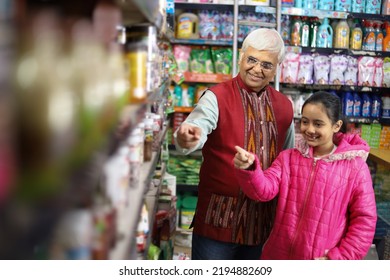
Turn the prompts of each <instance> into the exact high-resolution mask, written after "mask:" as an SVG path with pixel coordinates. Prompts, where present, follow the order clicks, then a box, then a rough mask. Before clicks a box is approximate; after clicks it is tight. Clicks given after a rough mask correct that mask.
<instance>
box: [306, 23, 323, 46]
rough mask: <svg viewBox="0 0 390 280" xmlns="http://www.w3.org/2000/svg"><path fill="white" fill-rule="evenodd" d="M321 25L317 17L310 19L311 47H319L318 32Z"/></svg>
mask: <svg viewBox="0 0 390 280" xmlns="http://www.w3.org/2000/svg"><path fill="white" fill-rule="evenodd" d="M320 25H321V22H320V21H319V19H318V18H317V17H312V18H311V19H310V34H309V35H310V36H309V40H310V47H312V48H315V47H317V42H316V41H317V34H318V28H319V26H320Z"/></svg>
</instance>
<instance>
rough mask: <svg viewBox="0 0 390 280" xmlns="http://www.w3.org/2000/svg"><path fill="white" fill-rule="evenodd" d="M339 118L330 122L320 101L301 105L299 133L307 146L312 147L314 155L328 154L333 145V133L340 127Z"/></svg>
mask: <svg viewBox="0 0 390 280" xmlns="http://www.w3.org/2000/svg"><path fill="white" fill-rule="evenodd" d="M341 124H342V122H341V121H340V120H339V121H337V122H336V123H332V120H331V119H330V118H329V116H328V114H327V110H326V108H325V107H324V106H323V105H322V104H321V103H309V104H306V105H305V106H304V107H303V110H302V118H301V133H302V135H303V137H304V138H305V140H306V141H307V143H308V144H309V146H311V147H313V148H314V155H315V156H321V155H326V154H329V153H330V152H331V151H332V149H333V147H334V144H333V135H334V134H335V133H337V132H338V131H339V130H340V128H341Z"/></svg>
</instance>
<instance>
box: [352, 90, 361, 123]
mask: <svg viewBox="0 0 390 280" xmlns="http://www.w3.org/2000/svg"><path fill="white" fill-rule="evenodd" d="M353 116H354V117H361V116H362V99H361V98H360V96H359V94H358V93H357V92H355V93H354V94H353Z"/></svg>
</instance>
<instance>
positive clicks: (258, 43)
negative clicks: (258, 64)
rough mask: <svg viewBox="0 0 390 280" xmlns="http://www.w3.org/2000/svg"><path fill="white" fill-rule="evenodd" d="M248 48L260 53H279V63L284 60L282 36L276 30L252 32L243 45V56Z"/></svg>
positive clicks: (262, 29) (263, 29) (267, 29)
mask: <svg viewBox="0 0 390 280" xmlns="http://www.w3.org/2000/svg"><path fill="white" fill-rule="evenodd" d="M248 47H252V48H254V49H256V50H258V51H269V52H275V53H278V62H279V63H281V62H282V61H283V59H284V55H285V53H284V42H283V39H282V37H281V36H280V34H279V33H278V32H277V31H276V30H275V29H269V28H259V29H256V30H253V31H252V32H250V33H249V34H248V35H247V36H246V38H245V40H244V42H243V43H242V48H241V54H243V53H244V52H245V51H246V49H247V48H248Z"/></svg>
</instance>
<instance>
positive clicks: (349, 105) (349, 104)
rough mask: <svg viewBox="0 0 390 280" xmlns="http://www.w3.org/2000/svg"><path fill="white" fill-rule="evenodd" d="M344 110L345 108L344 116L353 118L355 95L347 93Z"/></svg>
mask: <svg viewBox="0 0 390 280" xmlns="http://www.w3.org/2000/svg"><path fill="white" fill-rule="evenodd" d="M343 103H344V105H343V108H344V112H343V113H344V115H345V116H346V117H352V116H353V105H354V100H353V95H352V93H350V92H349V91H347V92H346V93H345V94H344V98H343Z"/></svg>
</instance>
